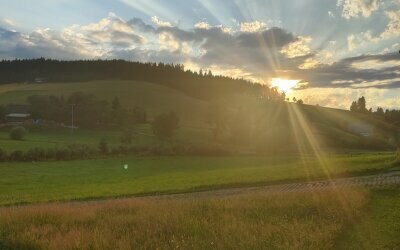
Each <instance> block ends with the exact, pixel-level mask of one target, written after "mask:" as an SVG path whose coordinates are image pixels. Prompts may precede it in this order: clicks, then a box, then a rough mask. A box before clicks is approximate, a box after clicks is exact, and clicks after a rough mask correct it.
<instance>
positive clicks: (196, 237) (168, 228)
mask: <svg viewBox="0 0 400 250" xmlns="http://www.w3.org/2000/svg"><path fill="white" fill-rule="evenodd" d="M367 196H368V193H366V192H363V191H356V190H343V192H342V194H341V197H343V198H344V199H346V200H347V201H348V206H347V207H342V206H340V205H338V200H337V198H336V196H335V195H332V192H331V191H325V192H315V193H310V194H295V195H289V194H285V195H270V194H265V193H263V192H257V193H251V194H246V195H239V196H227V197H222V198H213V197H209V198H202V199H194V198H160V199H155V198H142V199H125V200H113V201H105V202H94V203H70V204H47V205H46V204H44V205H34V206H27V207H20V208H2V209H1V208H0V248H1V247H2V246H3V247H6V248H7V247H10V248H18V247H19V248H26V249H32V248H44V249H177V248H178V249H332V248H334V246H335V244H336V243H337V242H336V240H337V237H338V236H340V234H341V233H342V232H343V231H344V230H345V229H346V228H347V227H348V226H349V223H350V222H351V221H353V219H356V218H359V216H360V215H361V214H362V211H363V210H364V208H365V206H366V203H367Z"/></svg>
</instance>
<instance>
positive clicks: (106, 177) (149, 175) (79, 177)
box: [0, 154, 394, 205]
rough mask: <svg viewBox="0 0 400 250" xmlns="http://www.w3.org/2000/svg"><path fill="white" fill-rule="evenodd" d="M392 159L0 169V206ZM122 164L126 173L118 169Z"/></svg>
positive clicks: (332, 171) (330, 170) (371, 167)
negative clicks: (125, 167)
mask: <svg viewBox="0 0 400 250" xmlns="http://www.w3.org/2000/svg"><path fill="white" fill-rule="evenodd" d="M393 159H394V156H393V155H392V154H358V155H354V156H350V155H344V154H343V155H328V156H325V157H324V158H323V159H322V160H323V162H324V163H323V164H321V163H320V161H319V160H317V158H315V157H311V156H310V157H303V158H300V157H298V156H264V157H259V156H247V157H246V156H238V157H176V156H175V157H151V158H150V157H143V158H133V157H132V158H106V159H96V160H84V161H70V162H38V163H3V164H0V205H10V204H17V203H31V202H46V201H55V200H75V199H92V198H106V197H116V196H131V195H144V194H154V193H172V192H188V191H195V190H206V189H218V188H222V187H240V186H254V185H261V184H266V183H272V182H290V181H294V180H312V179H326V178H330V177H333V176H338V175H341V176H346V175H358V174H363V173H370V172H373V171H385V170H387V169H389V168H391V166H392V165H391V163H392V161H393ZM124 164H128V165H129V168H128V169H127V170H125V169H124Z"/></svg>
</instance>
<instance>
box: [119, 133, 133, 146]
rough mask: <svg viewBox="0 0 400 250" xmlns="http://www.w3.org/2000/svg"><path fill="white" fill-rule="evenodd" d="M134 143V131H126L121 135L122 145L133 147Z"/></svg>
mask: <svg viewBox="0 0 400 250" xmlns="http://www.w3.org/2000/svg"><path fill="white" fill-rule="evenodd" d="M132 141H133V135H132V131H130V130H126V131H124V132H123V133H122V135H121V143H123V144H127V145H131V144H132Z"/></svg>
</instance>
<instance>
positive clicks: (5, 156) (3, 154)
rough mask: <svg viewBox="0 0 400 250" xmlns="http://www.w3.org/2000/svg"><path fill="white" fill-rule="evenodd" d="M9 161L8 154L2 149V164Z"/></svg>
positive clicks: (0, 151)
mask: <svg viewBox="0 0 400 250" xmlns="http://www.w3.org/2000/svg"><path fill="white" fill-rule="evenodd" d="M4 161H7V152H6V151H5V150H4V149H2V148H0V162H4Z"/></svg>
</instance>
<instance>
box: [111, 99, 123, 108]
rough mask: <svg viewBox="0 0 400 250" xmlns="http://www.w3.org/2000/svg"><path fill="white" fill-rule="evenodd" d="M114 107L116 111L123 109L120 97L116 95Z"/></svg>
mask: <svg viewBox="0 0 400 250" xmlns="http://www.w3.org/2000/svg"><path fill="white" fill-rule="evenodd" d="M112 109H113V111H114V112H115V111H117V110H119V109H121V103H120V102H119V99H118V97H114V100H113V101H112Z"/></svg>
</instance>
